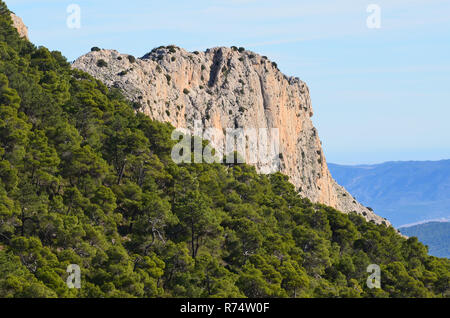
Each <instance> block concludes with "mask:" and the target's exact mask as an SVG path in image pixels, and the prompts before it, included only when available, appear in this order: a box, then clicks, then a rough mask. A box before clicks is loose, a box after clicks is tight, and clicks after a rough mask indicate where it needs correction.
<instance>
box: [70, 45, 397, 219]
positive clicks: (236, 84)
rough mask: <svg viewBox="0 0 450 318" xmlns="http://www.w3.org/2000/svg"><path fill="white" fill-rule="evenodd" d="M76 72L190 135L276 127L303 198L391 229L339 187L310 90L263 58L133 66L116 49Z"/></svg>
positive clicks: (85, 59) (161, 58)
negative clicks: (197, 129)
mask: <svg viewBox="0 0 450 318" xmlns="http://www.w3.org/2000/svg"><path fill="white" fill-rule="evenodd" d="M100 60H103V61H101V62H100V63H99V61H100ZM73 67H75V68H78V69H81V70H83V71H86V72H88V73H90V74H91V75H93V76H94V77H96V78H98V79H100V80H101V81H103V82H104V83H105V84H106V85H108V86H110V87H117V88H120V89H122V90H123V92H124V94H125V95H126V96H127V97H128V98H130V99H131V100H133V101H134V102H136V103H139V105H140V106H141V111H143V112H144V113H146V114H147V115H148V116H150V117H151V118H153V119H155V120H158V121H167V122H170V123H171V124H172V125H174V126H175V127H187V128H190V129H192V128H193V123H194V120H201V121H202V123H203V126H204V127H215V128H218V129H224V128H235V127H252V128H272V127H274V128H278V129H279V139H280V153H281V154H282V155H281V156H280V157H281V167H280V168H281V172H282V173H284V174H286V175H288V176H289V178H290V180H291V182H292V183H293V184H294V185H295V187H296V188H297V189H298V191H299V193H300V194H301V195H303V196H305V197H307V198H309V199H310V200H312V201H313V202H320V203H323V204H326V205H329V206H332V207H335V208H337V209H339V210H341V211H343V212H351V211H356V212H357V213H359V214H361V215H363V216H365V218H366V219H367V220H373V221H374V222H376V223H382V222H386V224H389V222H388V221H386V220H385V219H383V218H381V217H380V216H378V215H376V214H374V213H373V212H372V211H370V210H369V209H367V208H366V207H364V206H362V205H361V204H359V203H358V202H357V201H356V200H355V199H354V198H353V197H352V196H351V195H350V194H349V193H348V192H347V191H346V190H345V189H344V188H343V187H341V186H340V185H338V184H337V183H336V182H335V181H334V180H333V178H332V177H331V175H330V172H329V171H328V167H327V163H326V160H325V156H324V154H323V151H322V147H321V142H320V139H319V136H318V132H317V130H316V128H315V127H314V126H313V124H312V121H311V118H310V117H311V116H312V115H313V109H312V106H311V99H310V95H309V89H308V87H307V85H306V84H305V83H304V82H302V81H301V80H299V79H298V78H294V77H287V76H285V75H283V74H282V73H281V72H280V71H279V70H278V68H277V65H276V64H275V63H273V62H270V61H269V60H268V59H267V58H266V57H264V56H260V55H258V54H255V53H253V52H249V51H246V50H243V49H237V48H226V47H217V48H212V49H208V50H206V51H205V52H192V53H191V52H187V51H185V50H183V49H180V48H178V47H175V46H169V47H160V48H157V49H153V50H152V51H151V52H150V53H148V54H146V55H144V56H143V57H142V58H139V59H136V60H135V59H134V58H133V57H130V56H128V55H126V54H120V53H119V52H117V51H114V50H94V51H93V52H90V53H88V54H86V55H84V56H82V57H80V58H79V59H77V60H76V61H75V62H74V63H73ZM213 144H214V143H213ZM256 168H257V169H258V170H261V169H260V167H258V166H257V167H256Z"/></svg>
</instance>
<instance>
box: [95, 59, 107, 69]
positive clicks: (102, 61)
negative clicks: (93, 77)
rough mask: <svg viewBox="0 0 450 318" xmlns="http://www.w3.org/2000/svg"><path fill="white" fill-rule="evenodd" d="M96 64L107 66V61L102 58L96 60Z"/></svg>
mask: <svg viewBox="0 0 450 318" xmlns="http://www.w3.org/2000/svg"><path fill="white" fill-rule="evenodd" d="M97 66H98V67H107V66H108V63H106V61H105V60H104V59H100V60H98V61H97Z"/></svg>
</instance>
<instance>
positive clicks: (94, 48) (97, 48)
mask: <svg viewBox="0 0 450 318" xmlns="http://www.w3.org/2000/svg"><path fill="white" fill-rule="evenodd" d="M98 51H100V48H99V47H97V46H93V47H92V48H91V52H98Z"/></svg>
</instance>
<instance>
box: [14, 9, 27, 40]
mask: <svg viewBox="0 0 450 318" xmlns="http://www.w3.org/2000/svg"><path fill="white" fill-rule="evenodd" d="M11 20H12V22H13V25H14V27H15V28H16V30H17V32H18V33H19V35H20V37H21V38H26V39H27V40H28V28H27V27H26V26H25V24H24V23H23V21H22V19H21V18H20V17H18V16H17V15H15V14H14V13H12V12H11Z"/></svg>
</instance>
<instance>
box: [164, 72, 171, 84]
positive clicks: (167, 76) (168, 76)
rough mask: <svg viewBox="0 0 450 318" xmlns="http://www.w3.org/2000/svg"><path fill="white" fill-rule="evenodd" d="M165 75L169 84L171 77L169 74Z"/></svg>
mask: <svg viewBox="0 0 450 318" xmlns="http://www.w3.org/2000/svg"><path fill="white" fill-rule="evenodd" d="M165 76H166V79H167V84H169V83H170V80H171V79H172V78H171V77H170V75H169V74H166V75H165Z"/></svg>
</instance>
